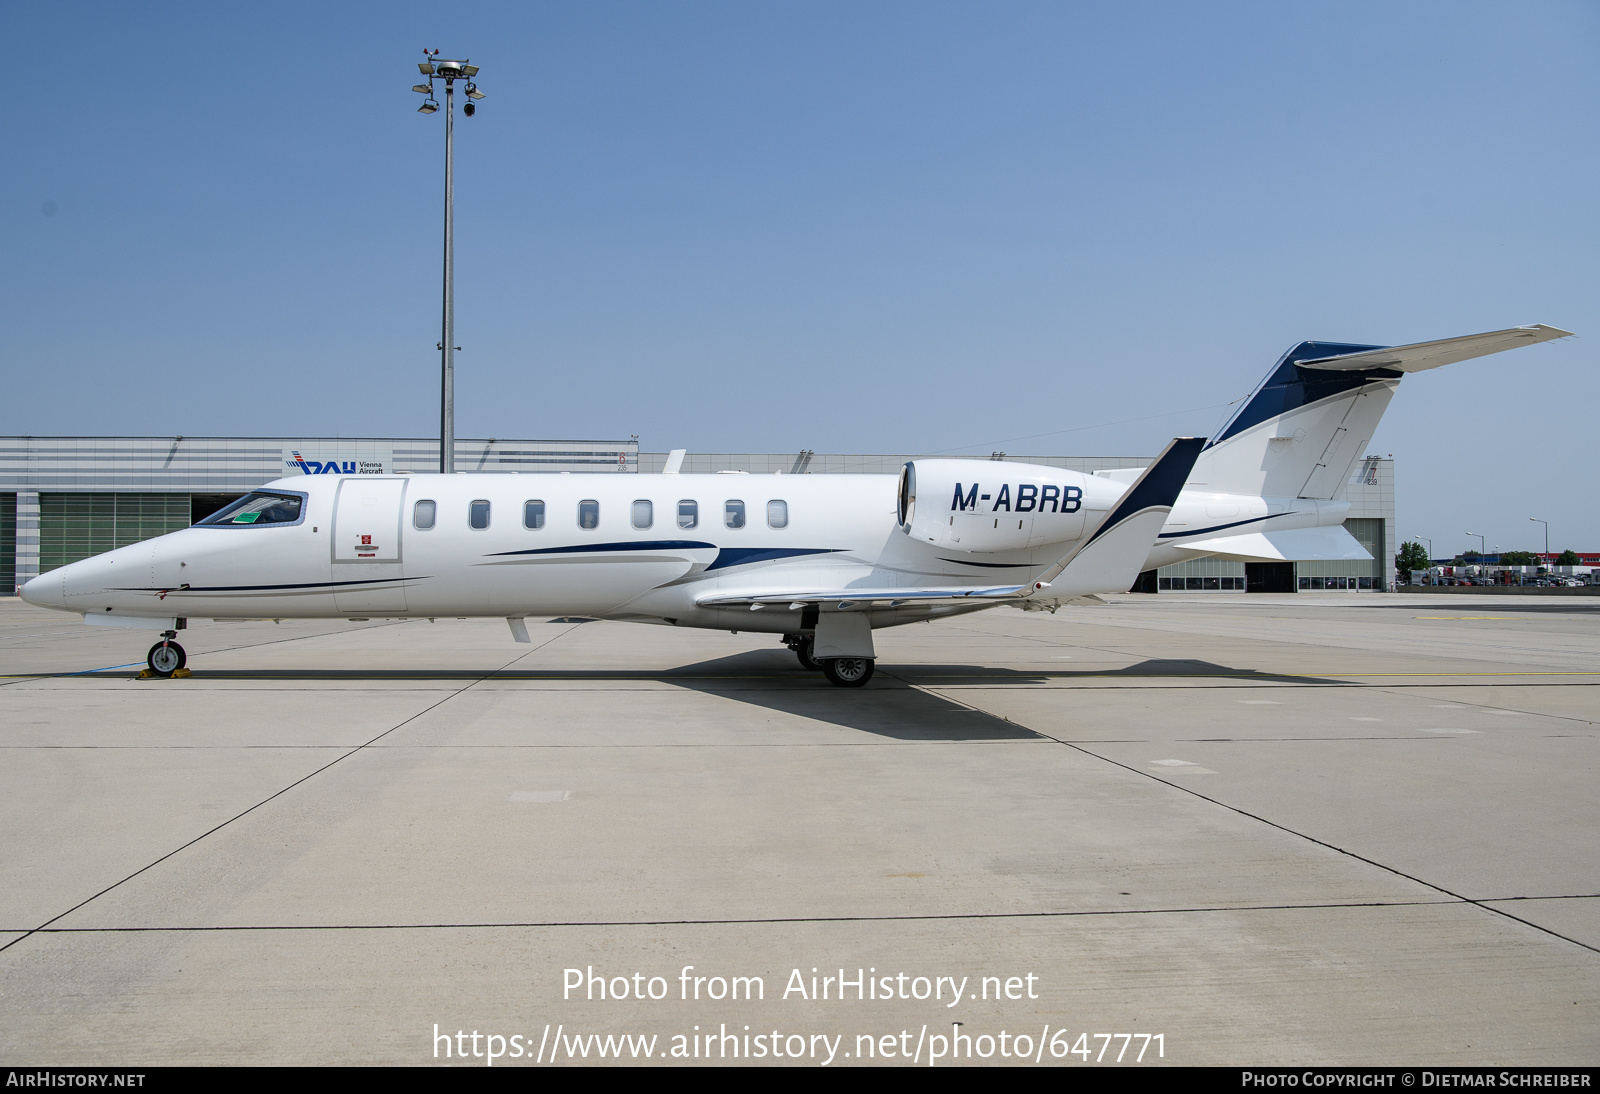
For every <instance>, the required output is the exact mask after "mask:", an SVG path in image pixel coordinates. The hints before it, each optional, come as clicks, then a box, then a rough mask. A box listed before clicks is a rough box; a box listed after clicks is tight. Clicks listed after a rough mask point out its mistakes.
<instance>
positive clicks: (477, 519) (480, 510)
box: [467, 498, 489, 529]
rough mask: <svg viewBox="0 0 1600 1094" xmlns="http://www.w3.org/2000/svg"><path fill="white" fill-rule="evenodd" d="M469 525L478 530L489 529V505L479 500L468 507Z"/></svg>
mask: <svg viewBox="0 0 1600 1094" xmlns="http://www.w3.org/2000/svg"><path fill="white" fill-rule="evenodd" d="M467 523H468V524H470V525H472V527H474V528H478V529H484V528H487V527H489V503H488V502H487V501H484V500H483V499H482V498H479V499H478V500H477V501H475V502H473V503H472V504H471V505H469V506H467Z"/></svg>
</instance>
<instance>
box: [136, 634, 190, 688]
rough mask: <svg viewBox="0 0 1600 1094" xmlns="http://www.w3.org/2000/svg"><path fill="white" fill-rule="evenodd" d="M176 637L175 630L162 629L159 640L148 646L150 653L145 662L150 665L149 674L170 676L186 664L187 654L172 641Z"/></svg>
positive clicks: (187, 660)
mask: <svg viewBox="0 0 1600 1094" xmlns="http://www.w3.org/2000/svg"><path fill="white" fill-rule="evenodd" d="M176 637H178V632H177V631H162V632H161V641H159V642H157V643H156V644H155V645H153V646H151V647H150V653H149V654H148V655H147V656H146V657H145V663H146V664H147V665H149V666H150V675H152V676H163V677H165V676H171V675H172V674H173V673H175V672H178V671H180V670H181V669H182V668H183V666H184V665H186V664H188V662H189V655H188V654H186V653H184V652H183V647H182V646H180V645H178V644H177V643H176V642H174V641H173V639H174V638H176Z"/></svg>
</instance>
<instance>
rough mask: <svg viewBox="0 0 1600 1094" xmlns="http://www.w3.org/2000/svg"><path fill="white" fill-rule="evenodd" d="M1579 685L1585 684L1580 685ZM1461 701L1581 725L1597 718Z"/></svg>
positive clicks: (1477, 708) (1531, 716)
mask: <svg viewBox="0 0 1600 1094" xmlns="http://www.w3.org/2000/svg"><path fill="white" fill-rule="evenodd" d="M1402 686H1405V685H1402ZM1579 686H1584V685H1579ZM1461 703H1462V705H1463V706H1467V707H1471V708H1473V709H1474V710H1495V711H1504V712H1505V713H1507V714H1522V715H1526V716H1528V717H1530V718H1560V719H1561V720H1562V721H1564V722H1577V723H1579V724H1580V725H1586V726H1592V725H1594V724H1595V720H1594V719H1593V718H1579V717H1577V716H1576V715H1572V714H1546V713H1544V712H1543V711H1537V710H1519V709H1517V708H1516V707H1502V706H1496V705H1495V704H1493V703H1471V702H1468V701H1467V700H1465V699H1463V700H1462V701H1461Z"/></svg>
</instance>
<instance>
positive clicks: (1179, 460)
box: [1084, 437, 1206, 547]
mask: <svg viewBox="0 0 1600 1094" xmlns="http://www.w3.org/2000/svg"><path fill="white" fill-rule="evenodd" d="M1205 445H1206V439H1205V438H1204V437H1178V438H1176V439H1174V440H1173V442H1172V444H1171V445H1169V446H1168V447H1167V450H1166V451H1165V452H1164V453H1162V454H1161V458H1160V459H1158V460H1156V462H1155V463H1153V464H1151V465H1150V467H1149V468H1148V469H1147V470H1146V471H1145V473H1144V475H1143V477H1142V478H1140V479H1139V481H1138V482H1136V483H1134V484H1133V487H1132V489H1130V490H1129V491H1128V492H1127V493H1126V494H1124V495H1122V500H1121V501H1119V502H1118V503H1117V507H1116V508H1115V509H1113V510H1112V511H1111V515H1110V516H1109V517H1107V518H1106V520H1105V523H1104V524H1102V525H1100V527H1099V528H1097V529H1095V533H1094V535H1092V536H1090V537H1089V541H1088V543H1085V544H1084V546H1085V547H1087V546H1088V545H1089V543H1093V542H1094V541H1095V540H1097V539H1099V538H1100V537H1101V536H1102V535H1104V534H1105V533H1107V532H1109V531H1111V529H1113V528H1115V527H1116V526H1117V525H1119V524H1121V523H1122V522H1123V521H1125V520H1127V519H1128V518H1129V517H1131V516H1133V515H1134V514H1136V513H1140V512H1143V511H1144V510H1146V509H1149V508H1152V507H1164V508H1168V509H1170V508H1172V506H1173V504H1174V503H1175V502H1176V501H1177V500H1178V495H1179V494H1181V493H1182V492H1183V484H1184V483H1186V482H1188V481H1189V472H1190V471H1192V470H1193V469H1194V461H1195V460H1197V459H1199V458H1200V450H1201V449H1202V448H1204V447H1205Z"/></svg>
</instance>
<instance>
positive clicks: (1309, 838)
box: [897, 677, 1600, 954]
mask: <svg viewBox="0 0 1600 1094" xmlns="http://www.w3.org/2000/svg"><path fill="white" fill-rule="evenodd" d="M897 679H898V677H897ZM902 682H904V681H902ZM909 686H910V687H913V688H917V690H919V691H926V689H924V688H921V687H918V685H916V684H909ZM927 694H932V692H927ZM949 701H950V702H954V703H961V705H963V706H967V707H969V708H970V709H972V710H976V711H978V712H979V713H981V714H988V715H989V717H991V718H995V717H997V715H994V714H990V713H989V712H988V711H986V710H983V709H982V708H980V707H974V706H972V705H971V704H968V703H962V702H961V700H959V699H950V700H949ZM1006 721H1007V722H1008V723H1010V724H1012V725H1018V726H1021V725H1022V724H1021V723H1018V722H1010V719H1009V718H1008V719H1006ZM1022 728H1026V729H1030V730H1032V732H1034V733H1037V734H1039V735H1040V736H1043V737H1049V738H1050V739H1051V740H1053V741H1055V742H1056V743H1057V744H1060V745H1064V746H1066V747H1067V748H1070V749H1072V750H1073V751H1075V752H1081V753H1082V754H1083V755H1085V756H1089V757H1092V758H1094V759H1097V760H1100V761H1101V762H1103V763H1108V764H1111V765H1112V766H1114V767H1120V768H1122V769H1123V770H1124V771H1128V772H1131V773H1133V774H1135V775H1138V776H1140V777H1142V778H1145V779H1149V780H1150V781H1151V782H1157V783H1160V784H1161V785H1163V786H1167V787H1170V788H1172V789H1173V790H1177V791H1180V792H1182V793H1184V794H1188V795H1190V796H1192V797H1195V798H1199V799H1200V800H1201V801H1204V802H1210V803H1211V804H1212V805H1215V806H1217V807H1218V808H1221V809H1225V810H1227V811H1229V812H1231V813H1234V814H1237V815H1238V816H1241V817H1246V818H1248V819H1250V820H1253V821H1256V822H1257V823H1258V824H1265V825H1268V826H1269V827H1272V828H1275V829H1277V830H1278V831H1280V832H1284V833H1287V834H1288V835H1291V836H1295V837H1298V838H1299V839H1303V840H1305V841H1306V842H1308V843H1313V844H1316V845H1317V846H1318V847H1323V848H1326V849H1328V850H1330V851H1334V852H1336V853H1338V854H1341V855H1345V856H1347V857H1349V858H1352V859H1355V860H1356V861H1357V862H1364V863H1366V864H1367V865H1368V866H1372V867H1375V868H1376V869H1379V870H1383V871H1385V872H1387V873H1390V874H1393V875H1394V876H1396V877H1400V878H1404V879H1406V880H1407V881H1411V882H1414V883H1415V884H1418V885H1422V886H1424V887H1426V888H1429V889H1432V890H1433V891H1434V892H1436V893H1442V894H1444V895H1445V896H1448V897H1452V898H1453V899H1455V900H1459V901H1461V902H1463V903H1466V904H1472V905H1474V906H1476V907H1478V908H1482V909H1483V910H1484V911H1486V912H1490V913H1492V914H1494V915H1498V916H1504V917H1505V918H1506V919H1509V920H1512V921H1513V922H1516V923H1521V924H1522V925H1523V926H1526V927H1532V928H1533V929H1534V930H1536V931H1540V932H1542V933H1544V934H1548V935H1550V936H1551V937H1553V938H1559V939H1561V940H1562V941H1563V942H1570V943H1572V944H1573V945H1574V946H1580V947H1582V948H1583V949H1586V950H1588V951H1589V952H1591V953H1596V954H1600V946H1596V945H1590V944H1589V943H1587V942H1582V941H1579V940H1578V939H1576V938H1572V937H1570V936H1569V935H1564V934H1562V933H1561V932H1560V931H1555V930H1551V929H1550V928H1549V927H1545V926H1542V925H1540V924H1538V923H1534V922H1531V921H1530V920H1526V919H1523V918H1522V917H1521V916H1515V915H1512V914H1511V913H1510V912H1508V911H1506V910H1505V909H1503V908H1495V907H1491V906H1490V905H1489V904H1487V903H1485V902H1484V901H1482V900H1475V899H1473V898H1471V897H1468V896H1465V895H1463V894H1461V893H1457V892H1453V891H1452V890H1450V889H1447V888H1445V887H1444V886H1443V885H1439V884H1436V883H1434V882H1431V881H1426V880H1424V879H1423V878H1420V877H1417V876H1416V875H1414V874H1408V873H1406V872H1405V871H1404V870H1401V869H1399V868H1398V867H1394V866H1390V865H1388V864H1386V863H1382V862H1378V861H1377V860H1376V859H1371V858H1368V857H1366V856H1365V855H1362V854H1358V853H1357V852H1355V851H1352V850H1350V849H1348V848H1345V847H1340V846H1339V845H1338V844H1336V843H1329V842H1328V841H1327V840H1321V839H1318V838H1317V837H1316V836H1313V835H1310V834H1308V833H1305V832H1301V831H1298V830H1296V829H1294V828H1290V827H1289V826H1288V825H1286V824H1280V823H1278V822H1277V821H1274V820H1269V819H1268V818H1266V817H1263V816H1261V815H1259V814H1257V813H1252V812H1250V811H1249V810H1247V809H1241V808H1240V807H1239V806H1236V805H1229V804H1228V803H1226V802H1223V801H1219V800H1218V799H1216V798H1213V797H1209V796H1207V795H1205V794H1202V793H1200V792H1199V791H1198V790H1195V789H1193V788H1192V787H1188V786H1181V785H1179V784H1178V783H1175V782H1172V781H1171V780H1170V779H1163V778H1161V777H1160V776H1159V775H1158V774H1156V773H1155V772H1151V771H1146V770H1144V769H1142V768H1138V767H1134V766H1132V765H1130V764H1125V763H1123V762H1121V761H1120V760H1114V759H1112V758H1110V757H1109V756H1102V755H1100V754H1099V753H1097V752H1093V751H1091V750H1090V749H1087V748H1085V747H1083V746H1082V745H1080V744H1077V743H1075V742H1072V741H1064V740H1062V739H1061V738H1059V737H1056V736H1055V735H1053V734H1050V733H1045V732H1044V731H1043V730H1040V729H1033V727H1031V726H1022Z"/></svg>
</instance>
